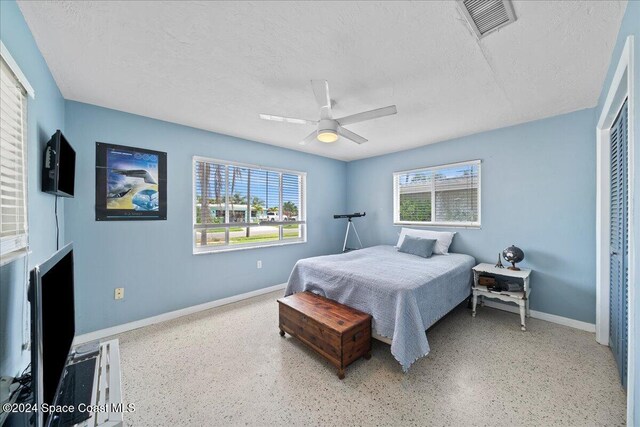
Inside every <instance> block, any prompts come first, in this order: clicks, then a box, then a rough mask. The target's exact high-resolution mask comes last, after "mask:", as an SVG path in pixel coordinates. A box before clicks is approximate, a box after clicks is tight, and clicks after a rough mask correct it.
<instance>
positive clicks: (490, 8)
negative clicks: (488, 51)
mask: <svg viewBox="0 0 640 427" xmlns="http://www.w3.org/2000/svg"><path fill="white" fill-rule="evenodd" d="M457 2H458V5H459V6H460V10H461V11H462V13H463V14H464V16H465V17H466V18H467V21H469V26H470V27H471V29H472V30H473V32H474V33H476V36H478V38H482V37H484V36H486V35H487V34H489V33H491V32H493V31H495V30H498V29H500V28H502V27H504V26H505V25H508V24H510V23H512V22H515V20H516V14H515V13H514V11H513V5H512V4H511V1H510V0H457Z"/></svg>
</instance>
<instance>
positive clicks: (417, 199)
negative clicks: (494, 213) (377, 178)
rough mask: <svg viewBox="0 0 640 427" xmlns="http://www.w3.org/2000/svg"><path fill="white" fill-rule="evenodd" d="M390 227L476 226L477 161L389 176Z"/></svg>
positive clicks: (478, 205)
mask: <svg viewBox="0 0 640 427" xmlns="http://www.w3.org/2000/svg"><path fill="white" fill-rule="evenodd" d="M393 222H394V224H416V225H442V226H462V227H465V226H467V227H479V226H480V160H474V161H471V162H464V163H455V164H451V165H442V166H436V167H431V168H424V169H415V170H410V171H404V172H396V173H394V174H393Z"/></svg>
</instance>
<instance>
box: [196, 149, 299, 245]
mask: <svg viewBox="0 0 640 427" xmlns="http://www.w3.org/2000/svg"><path fill="white" fill-rule="evenodd" d="M197 162H208V163H215V164H219V165H224V166H235V167H241V168H248V169H259V170H265V171H269V172H275V173H279V174H280V184H279V187H280V188H279V194H280V198H279V199H280V200H279V201H278V203H279V204H280V206H279V209H278V215H282V174H295V175H299V176H300V184H301V193H302V194H301V200H300V205H301V206H300V207H299V208H298V220H297V221H282V220H280V221H271V222H269V225H278V226H280V225H292V224H300V225H301V230H300V231H301V237H299V238H297V239H287V240H283V238H282V228H280V227H278V228H279V229H280V233H279V234H280V237H279V240H277V241H271V242H262V243H245V244H235V245H230V244H225V245H218V246H206V247H196V233H195V230H196V228H197V227H202V225H201V224H196V216H197V215H196V214H197V212H196V203H197V199H196V173H195V171H196V163H197ZM191 177H192V184H191V187H192V192H193V197H192V199H191V201H192V203H191V204H192V209H193V216H192V221H191V222H192V227H191V233H192V235H193V237H192V246H193V254H194V255H199V254H208V253H218V252H232V251H240V250H246V249H256V248H268V247H274V246H288V245H297V244H301V243H306V242H307V173H306V172H302V171H296V170H292V169H282V168H274V167H270V166H263V165H257V164H251V163H240V162H234V161H229V160H221V159H214V158H210V157H202V156H193V160H192V164H191ZM226 180H227V178H225V181H226ZM225 185H228V183H227V184H225ZM225 197H226V198H227V200H226V201H225V206H226V207H225V209H226V210H227V213H226V216H227V217H228V205H229V203H228V198H229V192H228V191H225ZM280 219H282V217H281V216H280ZM227 221H228V219H227ZM259 226H260V224H259V223H258V224H254V223H238V222H226V223H223V224H209V227H207V228H227V229H228V228H231V227H259ZM227 235H228V232H227Z"/></svg>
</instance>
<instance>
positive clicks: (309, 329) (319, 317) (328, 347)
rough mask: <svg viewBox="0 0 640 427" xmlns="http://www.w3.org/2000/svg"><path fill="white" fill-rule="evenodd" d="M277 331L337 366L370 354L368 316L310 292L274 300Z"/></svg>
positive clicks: (340, 369) (340, 375)
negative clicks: (277, 309)
mask: <svg viewBox="0 0 640 427" xmlns="http://www.w3.org/2000/svg"><path fill="white" fill-rule="evenodd" d="M278 306H279V311H280V322H279V323H280V325H279V326H280V335H281V336H284V334H285V332H286V333H288V334H290V335H291V336H293V337H296V338H297V339H299V340H300V341H302V342H303V343H304V344H306V345H307V346H308V347H310V348H311V349H313V350H315V351H316V352H317V353H318V354H320V355H321V356H323V357H324V358H325V359H327V360H328V361H329V362H330V363H331V364H333V365H334V366H335V367H336V368H338V378H340V379H343V378H344V369H345V368H346V367H347V366H348V365H349V364H351V363H352V362H354V361H355V360H357V359H358V358H360V357H364V358H365V359H370V358H371V316H370V315H368V314H366V313H363V312H361V311H359V310H356V309H354V308H351V307H347V306H346V305H342V304H340V303H338V302H336V301H333V300H330V299H328V298H325V297H322V296H320V295H316V294H314V293H312V292H298V293H296V294H293V295H290V296H288V297H285V298H280V299H279V300H278Z"/></svg>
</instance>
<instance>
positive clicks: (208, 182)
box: [193, 157, 306, 253]
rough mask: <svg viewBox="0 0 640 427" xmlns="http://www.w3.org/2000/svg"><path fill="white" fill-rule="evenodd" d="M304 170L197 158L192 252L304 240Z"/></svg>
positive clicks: (195, 164)
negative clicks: (296, 170) (297, 170)
mask: <svg viewBox="0 0 640 427" xmlns="http://www.w3.org/2000/svg"><path fill="white" fill-rule="evenodd" d="M305 179H306V174H305V173H304V172H294V171H286V170H280V169H270V168H263V167H261V166H254V165H246V164H240V163H230V162H224V161H220V160H214V159H207V158H202V157H194V159H193V187H194V188H193V219H194V221H193V251H194V253H203V252H217V251H226V250H233V249H243V248H254V247H262V246H272V245H281V244H287V243H297V242H305V241H306V217H305Z"/></svg>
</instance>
